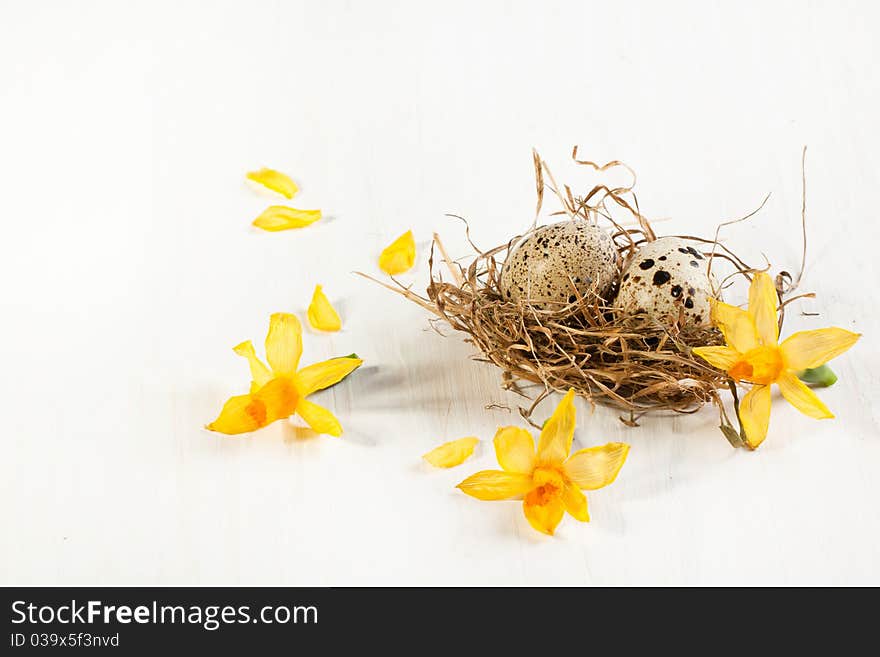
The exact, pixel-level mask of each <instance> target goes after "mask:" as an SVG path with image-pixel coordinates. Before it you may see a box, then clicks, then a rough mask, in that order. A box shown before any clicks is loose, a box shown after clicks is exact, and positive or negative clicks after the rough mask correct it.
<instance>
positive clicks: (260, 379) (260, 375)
mask: <svg viewBox="0 0 880 657" xmlns="http://www.w3.org/2000/svg"><path fill="white" fill-rule="evenodd" d="M232 350H233V351H234V352H235V353H237V354H238V355H239V356H244V357H245V358H247V360H248V365H250V368H251V380H252V381H253V383H252V385H253V386H255V387H256V389H259V388H262V387H263V386H264V385H266V384H267V383H268V382H269V380H270V379H271V378H272V372H271V371H269V368H268V367H266V366H265V365H264V364H263V361H261V360H260V359H259V358H257V353H256V352H255V351H254V343H253V342H251V341H250V340H245V341H244V342H242V343H241V344H238V345H235V346H234V347H233V348H232Z"/></svg>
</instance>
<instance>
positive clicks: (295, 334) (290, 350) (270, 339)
mask: <svg viewBox="0 0 880 657" xmlns="http://www.w3.org/2000/svg"><path fill="white" fill-rule="evenodd" d="M301 355H302V324H300V323H299V320H298V319H297V318H296V315H291V314H290V313H274V314H273V315H272V316H271V317H270V318H269V333H267V334H266V359H267V360H268V361H269V367H271V368H272V371H273V372H274V373H275V375H276V376H287V377H292V376H293V375H294V374H296V367H297V365H299V357H300V356H301Z"/></svg>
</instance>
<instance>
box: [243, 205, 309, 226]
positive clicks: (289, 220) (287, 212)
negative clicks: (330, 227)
mask: <svg viewBox="0 0 880 657" xmlns="http://www.w3.org/2000/svg"><path fill="white" fill-rule="evenodd" d="M320 218H321V211H320V210H297V209H296V208H288V207H287V206H284V205H273V206H271V207H268V208H266V209H265V210H264V211H263V214H261V215H260V216H259V217H257V218H256V219H254V226H256V227H257V228H262V229H263V230H269V231H273V232H274V231H279V230H289V229H291V228H304V227H305V226H308V225H310V224H313V223H315V222H316V221H318V219H320Z"/></svg>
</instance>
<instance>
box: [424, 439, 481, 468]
mask: <svg viewBox="0 0 880 657" xmlns="http://www.w3.org/2000/svg"><path fill="white" fill-rule="evenodd" d="M479 442H480V439H479V438H475V437H474V436H470V437H468V438H459V439H458V440H451V441H449V442H448V443H443V444H442V445H440V446H439V447H435V448H434V449H432V450H431V451H430V452H428V453H427V454H423V455H422V458H423V459H425V460H426V461H427V462H428V463H430V464H431V465H433V466H434V467H435V468H453V467H455V466H456V465H461V464H462V463H464V462H465V461H466V460H467V459H468V458H470V455H471V454H473V453H474V448H475V447H476V446H477V444H478V443H479Z"/></svg>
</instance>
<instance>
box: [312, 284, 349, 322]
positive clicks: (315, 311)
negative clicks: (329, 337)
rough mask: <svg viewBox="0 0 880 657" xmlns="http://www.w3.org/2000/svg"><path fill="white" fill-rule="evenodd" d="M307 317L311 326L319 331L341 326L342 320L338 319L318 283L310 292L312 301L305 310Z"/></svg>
mask: <svg viewBox="0 0 880 657" xmlns="http://www.w3.org/2000/svg"><path fill="white" fill-rule="evenodd" d="M306 316H307V317H308V318H309V324H311V326H312V328H314V329H318V330H319V331H338V330H340V329H341V328H342V320H341V319H339V313H337V312H336V309H335V308H334V307H333V306H332V305H330V300H329V299H327V295H325V294H324V289H323V288H322V287H321V286H320V285H316V286H315V292H314V294H312V302H311V303H310V304H309V309H308V311H307V312H306Z"/></svg>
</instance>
